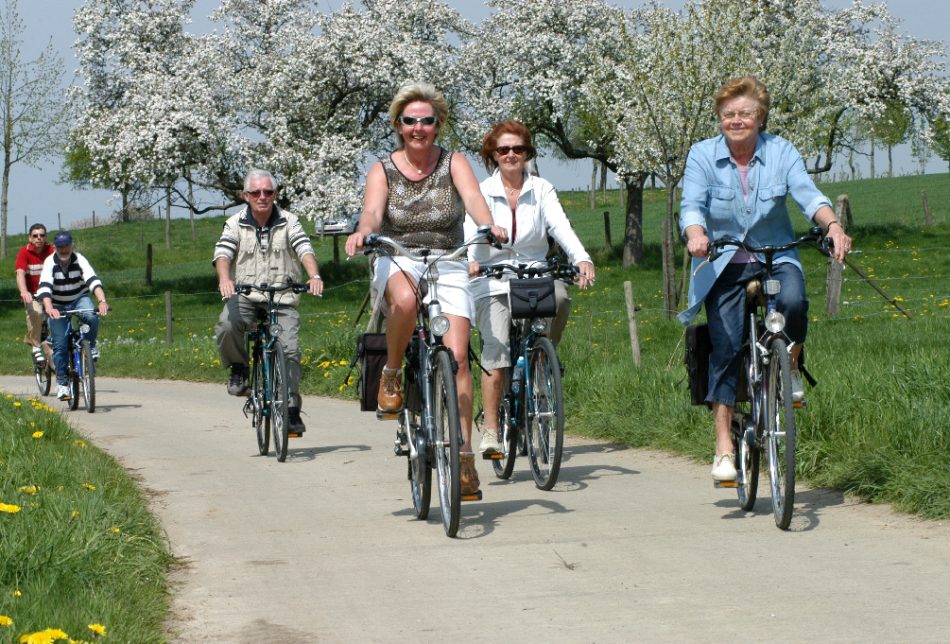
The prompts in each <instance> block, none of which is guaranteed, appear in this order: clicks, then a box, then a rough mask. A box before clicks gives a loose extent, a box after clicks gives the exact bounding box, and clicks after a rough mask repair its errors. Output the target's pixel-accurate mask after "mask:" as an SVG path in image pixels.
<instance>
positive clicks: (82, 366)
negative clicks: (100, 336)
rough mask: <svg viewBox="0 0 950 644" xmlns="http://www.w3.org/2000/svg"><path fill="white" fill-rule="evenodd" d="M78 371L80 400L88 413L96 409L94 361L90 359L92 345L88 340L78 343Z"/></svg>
mask: <svg viewBox="0 0 950 644" xmlns="http://www.w3.org/2000/svg"><path fill="white" fill-rule="evenodd" d="M79 371H80V375H81V382H82V400H83V403H84V404H85V405H86V411H87V412H89V413H90V414H91V413H93V412H94V411H96V363H95V362H94V361H93V359H92V347H91V346H90V345H89V340H83V341H82V342H81V343H80V345H79Z"/></svg>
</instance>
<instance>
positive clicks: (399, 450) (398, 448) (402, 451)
mask: <svg viewBox="0 0 950 644" xmlns="http://www.w3.org/2000/svg"><path fill="white" fill-rule="evenodd" d="M393 454H395V455H396V456H409V448H408V447H403V446H402V445H400V444H399V443H396V444H395V445H393Z"/></svg>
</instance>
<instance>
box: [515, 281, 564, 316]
mask: <svg viewBox="0 0 950 644" xmlns="http://www.w3.org/2000/svg"><path fill="white" fill-rule="evenodd" d="M508 287H509V292H508V307H509V309H510V310H511V317H512V318H514V319H516V320H520V319H524V318H552V317H554V313H555V311H556V310H557V303H556V302H555V300H554V278H553V277H537V278H530V279H516V280H511V281H509V282H508Z"/></svg>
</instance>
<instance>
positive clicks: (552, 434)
mask: <svg viewBox="0 0 950 644" xmlns="http://www.w3.org/2000/svg"><path fill="white" fill-rule="evenodd" d="M526 375H528V376H529V377H528V378H527V379H526V381H525V386H526V387H527V388H528V389H527V391H526V394H527V395H526V396H525V398H526V400H525V409H524V420H525V422H524V427H525V429H526V430H527V441H528V461H529V462H530V463H531V474H532V475H533V476H534V483H535V485H537V486H538V488H540V489H542V490H550V489H551V488H552V487H554V484H555V483H557V476H558V473H559V472H560V469H561V450H562V448H563V444H564V392H563V391H562V389H561V366H560V363H559V362H558V359H557V352H556V351H555V350H554V344H552V343H551V341H550V340H549V339H547V338H544V337H540V338H538V339H537V340H535V342H534V346H532V347H531V351H530V354H529V357H528V374H526Z"/></svg>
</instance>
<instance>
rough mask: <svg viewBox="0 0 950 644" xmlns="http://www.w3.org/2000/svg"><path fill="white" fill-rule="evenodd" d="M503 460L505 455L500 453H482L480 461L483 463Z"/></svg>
mask: <svg viewBox="0 0 950 644" xmlns="http://www.w3.org/2000/svg"><path fill="white" fill-rule="evenodd" d="M503 458H505V455H504V454H500V453H498V452H491V453H483V454H482V460H485V461H498V460H501V459H503Z"/></svg>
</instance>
